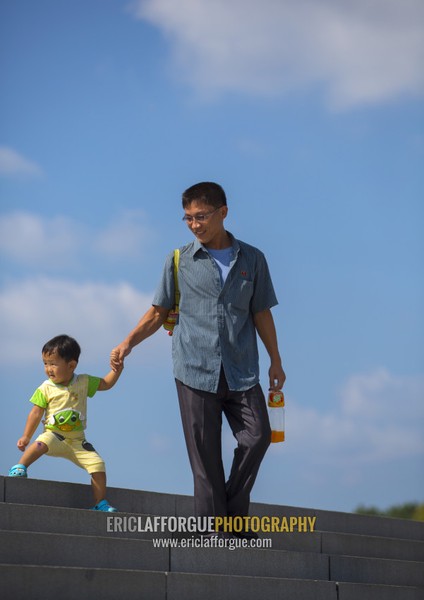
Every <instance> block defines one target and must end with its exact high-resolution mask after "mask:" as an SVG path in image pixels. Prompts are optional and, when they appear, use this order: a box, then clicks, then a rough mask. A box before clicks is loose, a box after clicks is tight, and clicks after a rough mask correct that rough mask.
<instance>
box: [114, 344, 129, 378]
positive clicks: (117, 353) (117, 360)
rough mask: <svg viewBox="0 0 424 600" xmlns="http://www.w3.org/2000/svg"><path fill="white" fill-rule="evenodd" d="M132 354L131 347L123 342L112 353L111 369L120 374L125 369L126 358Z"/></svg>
mask: <svg viewBox="0 0 424 600" xmlns="http://www.w3.org/2000/svg"><path fill="white" fill-rule="evenodd" d="M130 352H131V348H130V345H129V344H128V343H127V342H121V344H119V345H118V346H116V348H114V349H113V350H112V352H111V353H110V368H111V369H112V371H115V373H119V372H120V371H122V369H123V368H124V358H125V357H126V356H128V354H129V353H130Z"/></svg>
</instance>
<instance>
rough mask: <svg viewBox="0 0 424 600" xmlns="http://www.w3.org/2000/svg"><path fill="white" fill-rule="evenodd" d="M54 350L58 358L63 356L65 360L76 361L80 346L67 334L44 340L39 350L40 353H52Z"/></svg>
mask: <svg viewBox="0 0 424 600" xmlns="http://www.w3.org/2000/svg"><path fill="white" fill-rule="evenodd" d="M54 352H57V353H58V354H59V356H60V358H63V359H64V360H66V361H67V362H70V361H71V360H76V361H77V362H78V359H79V357H80V354H81V348H80V345H79V344H78V342H77V341H76V340H74V338H71V337H70V336H69V335H57V336H56V337H54V338H52V339H51V340H49V341H48V342H46V343H45V344H44V346H43V349H42V351H41V353H42V354H53V353H54Z"/></svg>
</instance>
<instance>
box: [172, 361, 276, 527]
mask: <svg viewBox="0 0 424 600" xmlns="http://www.w3.org/2000/svg"><path fill="white" fill-rule="evenodd" d="M176 384H177V392H178V399H179V403H180V410H181V419H182V423H183V429H184V436H185V440H186V445H187V451H188V456H189V459H190V465H191V469H192V471H193V479H194V507H195V515H196V516H238V515H240V516H246V515H248V513H249V502H250V492H251V490H252V487H253V484H254V483H255V479H256V476H257V474H258V470H259V466H260V464H261V462H262V459H263V457H264V455H265V452H266V451H267V449H268V446H269V444H270V442H271V429H270V426H269V419H268V412H267V408H266V402H265V397H264V394H263V392H262V389H261V387H260V385H259V384H258V385H255V386H254V387H253V388H251V389H250V390H247V391H244V392H232V391H230V390H229V389H228V385H227V381H226V379H225V376H224V372H223V370H221V377H220V381H219V386H218V390H217V393H216V394H214V393H209V392H203V391H202V390H196V389H194V388H191V387H189V386H187V385H185V384H183V383H182V382H181V381H179V380H176ZM222 413H224V414H225V417H226V418H227V420H228V423H229V425H230V427H231V430H232V432H233V435H234V437H235V438H236V440H237V447H236V449H235V451H234V459H233V464H232V467H231V471H230V476H229V478H228V481H227V482H225V474H224V466H223V463H222Z"/></svg>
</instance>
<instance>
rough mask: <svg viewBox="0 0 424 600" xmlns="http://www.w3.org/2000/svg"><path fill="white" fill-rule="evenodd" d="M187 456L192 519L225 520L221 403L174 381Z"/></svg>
mask: <svg viewBox="0 0 424 600" xmlns="http://www.w3.org/2000/svg"><path fill="white" fill-rule="evenodd" d="M176 384H177V392H178V399H179V403H180V411H181V419H182V423H183V430H184V436H185V441H186V445H187V452H188V456H189V459H190V465H191V469H192V471H193V479H194V508H195V515H196V516H202V517H203V516H225V515H226V514H227V493H226V489H225V474H224V467H223V464H222V451H221V430H222V399H221V398H220V394H219V393H218V394H212V393H208V392H203V391H201V390H196V389H194V388H191V387H189V386H186V385H184V384H183V383H182V382H181V381H178V380H176Z"/></svg>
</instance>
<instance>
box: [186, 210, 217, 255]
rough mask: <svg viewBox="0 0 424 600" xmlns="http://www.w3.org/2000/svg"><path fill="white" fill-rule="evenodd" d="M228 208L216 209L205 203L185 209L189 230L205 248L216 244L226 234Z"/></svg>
mask: <svg viewBox="0 0 424 600" xmlns="http://www.w3.org/2000/svg"><path fill="white" fill-rule="evenodd" d="M227 212H228V208H227V207H226V206H220V207H219V208H217V209H215V208H214V207H213V206H210V205H209V204H205V203H204V202H198V201H197V200H193V202H192V203H191V204H190V205H189V206H188V207H187V208H186V209H185V220H186V223H187V226H188V228H189V229H190V230H191V231H192V232H193V234H194V235H195V236H196V238H197V239H198V240H199V242H200V243H201V244H203V245H204V246H206V247H207V246H208V245H211V244H214V242H215V241H216V240H217V239H219V238H221V237H222V234H223V233H225V229H224V219H225V217H226V216H227Z"/></svg>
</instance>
